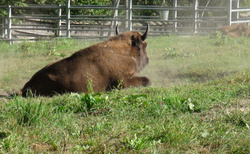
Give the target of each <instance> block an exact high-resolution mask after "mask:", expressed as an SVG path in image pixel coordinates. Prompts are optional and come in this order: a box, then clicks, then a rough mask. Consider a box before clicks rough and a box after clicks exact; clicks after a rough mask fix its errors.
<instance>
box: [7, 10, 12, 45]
mask: <svg viewBox="0 0 250 154" xmlns="http://www.w3.org/2000/svg"><path fill="white" fill-rule="evenodd" d="M11 23H12V22H11V5H9V6H8V39H9V40H10V44H12V41H11Z"/></svg>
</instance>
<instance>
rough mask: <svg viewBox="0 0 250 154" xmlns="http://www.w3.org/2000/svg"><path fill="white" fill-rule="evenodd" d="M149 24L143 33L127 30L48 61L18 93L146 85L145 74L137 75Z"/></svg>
mask: <svg viewBox="0 0 250 154" xmlns="http://www.w3.org/2000/svg"><path fill="white" fill-rule="evenodd" d="M148 29H149V25H147V29H146V32H145V33H144V34H142V33H140V32H133V31H128V32H124V33H121V34H118V29H117V27H116V33H117V35H116V36H114V37H111V38H110V39H108V40H106V41H103V42H100V43H97V44H95V45H92V46H90V47H88V48H85V49H82V50H80V51H78V52H75V53H74V54H72V55H71V56H70V57H67V58H64V59H61V60H59V61H56V62H53V63H51V64H48V65H47V66H45V67H44V68H42V69H41V70H40V71H38V72H37V73H35V74H34V76H33V77H32V78H31V79H30V80H29V81H28V82H27V83H26V84H25V85H24V87H23V89H22V95H23V96H24V97H25V96H26V95H27V94H29V92H32V93H33V94H36V95H41V96H53V95H54V94H63V93H66V92H84V93H87V92H88V88H87V86H88V85H89V84H91V86H92V88H93V90H94V92H102V91H105V90H111V89H113V88H116V87H118V86H120V87H121V88H126V87H130V86H135V87H138V86H148V85H150V84H151V81H150V79H148V78H147V77H138V76H137V73H139V72H140V71H141V70H142V69H144V67H145V66H146V65H147V64H148V63H149V59H148V57H147V53H146V47H147V43H146V42H145V40H146V38H147V36H148Z"/></svg>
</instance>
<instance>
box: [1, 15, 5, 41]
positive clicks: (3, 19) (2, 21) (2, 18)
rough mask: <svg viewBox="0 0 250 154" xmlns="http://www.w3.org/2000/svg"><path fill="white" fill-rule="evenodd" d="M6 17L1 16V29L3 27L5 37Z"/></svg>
mask: <svg viewBox="0 0 250 154" xmlns="http://www.w3.org/2000/svg"><path fill="white" fill-rule="evenodd" d="M4 21H5V18H4V16H1V29H2V38H4V32H5V26H4V25H5V22H4Z"/></svg>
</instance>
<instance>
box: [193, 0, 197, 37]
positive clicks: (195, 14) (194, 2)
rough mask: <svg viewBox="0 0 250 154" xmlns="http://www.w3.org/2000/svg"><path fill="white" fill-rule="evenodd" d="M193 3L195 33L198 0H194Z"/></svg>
mask: <svg viewBox="0 0 250 154" xmlns="http://www.w3.org/2000/svg"><path fill="white" fill-rule="evenodd" d="M193 5H194V8H193V9H194V10H193V11H194V14H193V33H194V34H196V33H197V18H198V11H197V8H198V0H193Z"/></svg>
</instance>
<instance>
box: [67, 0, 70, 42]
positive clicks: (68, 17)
mask: <svg viewBox="0 0 250 154" xmlns="http://www.w3.org/2000/svg"><path fill="white" fill-rule="evenodd" d="M66 37H68V38H70V0H67V5H66Z"/></svg>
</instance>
